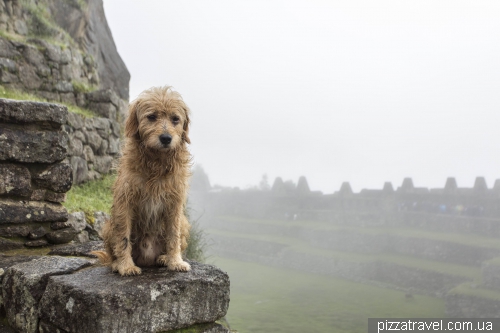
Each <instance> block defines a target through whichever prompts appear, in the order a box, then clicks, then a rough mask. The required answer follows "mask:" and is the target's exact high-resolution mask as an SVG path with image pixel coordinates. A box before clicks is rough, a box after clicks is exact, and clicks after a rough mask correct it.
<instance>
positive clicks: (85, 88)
mask: <svg viewBox="0 0 500 333" xmlns="http://www.w3.org/2000/svg"><path fill="white" fill-rule="evenodd" d="M71 84H72V85H73V90H74V91H75V92H77V93H88V92H91V91H94V90H96V89H97V87H96V86H94V85H89V84H86V83H83V82H78V81H72V82H71Z"/></svg>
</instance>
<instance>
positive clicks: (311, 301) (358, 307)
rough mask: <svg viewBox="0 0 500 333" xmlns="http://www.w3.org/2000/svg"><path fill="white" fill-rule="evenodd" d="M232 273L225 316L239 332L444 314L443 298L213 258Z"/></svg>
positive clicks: (343, 326) (362, 327) (353, 325)
mask: <svg viewBox="0 0 500 333" xmlns="http://www.w3.org/2000/svg"><path fill="white" fill-rule="evenodd" d="M212 262H213V263H214V264H215V265H217V266H218V267H220V268H222V269H223V270H225V271H227V272H228V274H229V276H230V277H231V305H230V307H229V312H228V315H227V319H228V321H229V323H230V324H231V327H233V328H235V329H237V330H238V332H240V333H250V332H252V333H260V332H262V333H264V332H273V333H276V332H283V333H285V332H286V333H299V332H300V333H303V332H310V333H315V332H318V333H319V332H321V333H324V332H340V333H342V332H345V333H358V332H359V333H362V332H363V333H365V332H366V331H367V319H368V318H375V317H379V318H380V317H392V318H403V317H409V318H435V317H443V316H444V302H443V300H442V299H438V298H433V297H427V296H421V295H414V297H413V298H412V299H407V298H406V297H405V293H404V292H401V291H396V290H389V289H383V288H379V287H374V286H369V285H364V284H359V283H354V282H350V281H346V280H342V279H334V278H330V277H325V276H320V275H314V274H308V273H303V272H297V271H294V270H287V269H281V268H274V267H268V266H264V265H259V264H254V263H246V262H240V261H237V260H231V259H225V258H220V257H213V258H212Z"/></svg>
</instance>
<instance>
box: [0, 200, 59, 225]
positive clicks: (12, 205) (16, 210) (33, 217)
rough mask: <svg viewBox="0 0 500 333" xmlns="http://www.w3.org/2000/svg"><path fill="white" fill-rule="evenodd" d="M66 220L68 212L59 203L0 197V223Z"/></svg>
mask: <svg viewBox="0 0 500 333" xmlns="http://www.w3.org/2000/svg"><path fill="white" fill-rule="evenodd" d="M67 220H68V212H67V211H66V208H64V206H62V205H61V204H57V203H49V202H45V201H17V200H11V199H0V225H1V224H3V223H29V222H64V221H67Z"/></svg>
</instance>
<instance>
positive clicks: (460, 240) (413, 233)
mask: <svg viewBox="0 0 500 333" xmlns="http://www.w3.org/2000/svg"><path fill="white" fill-rule="evenodd" d="M218 219H221V220H224V221H231V222H232V223H238V222H242V223H255V224H266V225H274V226H279V227H283V228H288V227H300V228H307V229H314V230H325V231H327V230H346V231H352V232H357V233H367V234H372V235H380V234H390V235H394V236H401V237H412V238H425V239H431V240H440V241H446V242H452V243H457V244H462V245H470V246H476V247H487V248H493V249H500V241H499V239H498V238H496V237H484V236H479V235H473V234H459V233H444V232H436V231H426V230H421V229H417V228H409V227H396V226H391V227H380V226H376V227H375V226H374V227H369V226H365V227H359V226H349V225H335V224H331V223H327V222H318V221H299V220H298V221H280V220H258V219H249V218H241V217H234V216H221V217H218Z"/></svg>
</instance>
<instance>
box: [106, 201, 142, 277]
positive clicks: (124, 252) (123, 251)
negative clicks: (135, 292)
mask: <svg viewBox="0 0 500 333" xmlns="http://www.w3.org/2000/svg"><path fill="white" fill-rule="evenodd" d="M132 218H133V215H132V209H131V208H130V207H127V206H126V205H119V204H118V205H116V203H115V205H113V222H114V223H113V226H112V228H113V230H112V234H111V237H112V239H113V243H112V250H113V256H114V258H113V259H114V260H113V262H112V263H111V269H112V270H113V271H114V272H118V273H120V275H122V276H127V275H139V274H141V269H140V268H139V267H137V266H136V265H135V264H134V261H133V259H132V244H131V243H130V233H131V229H132Z"/></svg>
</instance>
